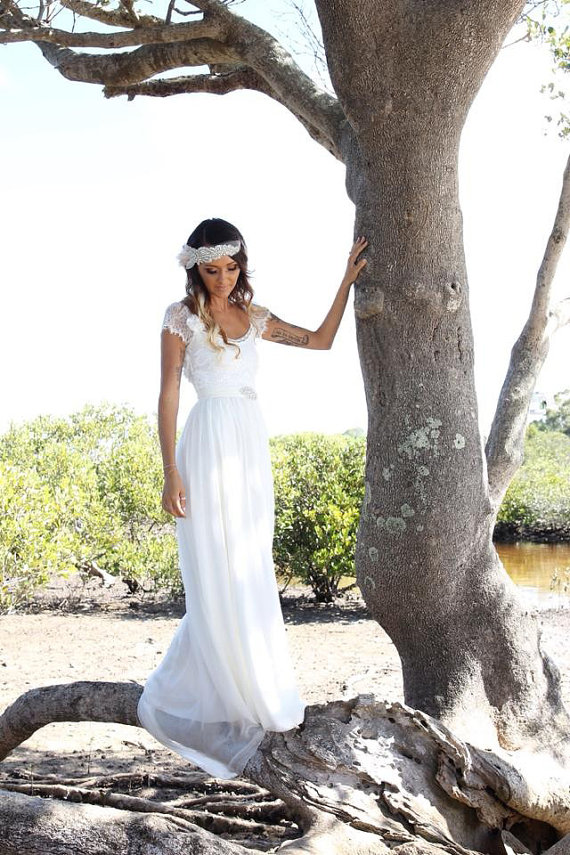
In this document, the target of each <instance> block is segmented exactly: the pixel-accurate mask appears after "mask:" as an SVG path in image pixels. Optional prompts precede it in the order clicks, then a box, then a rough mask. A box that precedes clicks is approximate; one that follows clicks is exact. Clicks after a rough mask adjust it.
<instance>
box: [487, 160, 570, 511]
mask: <svg viewBox="0 0 570 855" xmlns="http://www.w3.org/2000/svg"><path fill="white" fill-rule="evenodd" d="M569 228H570V158H568V162H567V164H566V169H565V170H564V177H563V180H562V190H561V193H560V200H559V203H558V210H557V212H556V217H555V219H554V225H553V227H552V231H551V233H550V237H549V238H548V242H547V245H546V249H545V252H544V257H543V259H542V264H541V265H540V270H539V271H538V276H537V280H536V287H535V291H534V297H533V301H532V307H531V310H530V314H529V317H528V320H527V322H526V324H525V326H524V328H523V331H522V332H521V334H520V336H519V338H518V340H517V342H516V343H515V345H514V347H513V349H512V352H511V360H510V364H509V368H508V371H507V376H506V378H505V381H504V383H503V388H502V389H501V394H500V396H499V401H498V404H497V411H496V413H495V418H494V420H493V424H492V427H491V432H490V434H489V439H488V441H487V446H486V449H485V451H486V455H487V469H488V477H489V493H490V498H491V502H492V504H493V507H494V509H495V511H497V510H498V508H499V506H500V504H501V501H502V499H503V496H504V494H505V491H506V489H507V487H508V486H509V483H510V481H511V478H512V477H513V475H514V474H515V472H516V471H517V469H518V467H519V466H520V464H521V461H522V456H523V444H524V436H525V430H526V421H527V415H528V408H529V404H530V400H531V397H532V393H533V391H534V387H535V384H536V380H537V378H538V375H539V373H540V370H541V368H542V366H543V364H544V360H545V359H546V356H547V354H548V351H549V348H550V340H551V338H552V336H553V335H554V333H555V332H556V330H557V329H559V328H560V327H561V326H563V325H564V324H565V323H567V322H568V320H569V314H570V298H568V299H566V300H563V301H562V302H561V303H560V304H559V305H558V306H557V307H556V308H555V309H553V310H550V308H549V302H550V292H551V286H552V282H553V279H554V274H555V272H556V268H557V266H558V261H559V259H560V256H561V255H562V250H563V249H564V244H565V242H566V237H567V235H568V229H569Z"/></svg>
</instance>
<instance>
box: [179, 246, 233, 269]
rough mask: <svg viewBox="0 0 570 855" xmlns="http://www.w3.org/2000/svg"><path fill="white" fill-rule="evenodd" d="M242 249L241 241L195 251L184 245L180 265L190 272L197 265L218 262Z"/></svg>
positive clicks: (204, 247)
mask: <svg viewBox="0 0 570 855" xmlns="http://www.w3.org/2000/svg"><path fill="white" fill-rule="evenodd" d="M240 249H241V241H239V240H234V241H231V242H230V243H219V244H217V245H216V246H200V247H198V249H195V248H194V247H193V246H188V244H187V243H185V244H184V246H183V247H182V249H181V251H180V252H179V253H178V256H177V258H178V263H179V264H180V265H181V266H182V267H185V268H186V270H189V269H190V267H194V265H195V264H206V263H207V262H208V261H216V259H218V258H222V257H223V256H224V255H236V253H238V252H239V251H240Z"/></svg>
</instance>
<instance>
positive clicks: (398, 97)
mask: <svg viewBox="0 0 570 855" xmlns="http://www.w3.org/2000/svg"><path fill="white" fill-rule="evenodd" d="M317 5H318V9H319V14H320V18H321V22H322V26H323V32H324V38H325V47H326V50H327V56H328V58H329V67H330V70H331V76H332V80H333V84H334V85H335V89H336V91H337V95H338V97H339V100H340V102H341V104H342V106H343V109H344V111H345V114H346V116H347V117H348V119H349V122H350V124H351V133H350V134H349V133H348V132H347V133H346V140H347V143H346V145H345V148H344V151H343V155H344V158H345V161H346V163H347V186H348V192H349V195H350V196H351V198H352V200H353V201H354V203H355V205H356V208H357V221H356V233H357V234H364V235H366V236H367V237H368V239H369V241H370V249H369V251H368V258H369V263H368V266H367V269H366V274H365V276H363V277H362V282H361V283H360V282H359V283H357V294H356V303H355V309H356V315H357V330H358V343H359V349H360V358H361V364H362V370H363V375H364V383H365V388H366V395H367V402H368V411H369V427H368V457H367V465H366V493H365V500H364V507H363V513H362V518H361V525H360V532H359V542H358V547H357V578H358V582H359V584H360V587H361V589H362V592H363V595H364V597H365V599H366V603H367V605H368V607H369V609H370V611H371V613H372V614H373V616H374V617H375V618H376V619H377V620H378V621H379V623H380V624H381V625H382V626H383V627H384V628H385V629H386V631H387V632H388V633H389V635H390V636H391V638H392V640H393V641H394V643H395V645H396V647H397V649H398V652H399V654H400V657H401V660H402V668H403V675H404V689H405V697H406V701H407V703H409V704H410V705H411V706H414V707H418V708H420V709H423V710H425V711H426V712H428V713H430V714H431V715H434V716H436V717H438V718H440V719H441V720H443V721H446V722H447V723H448V724H449V725H450V726H452V727H453V728H454V730H456V731H457V732H458V733H460V734H464V735H469V738H470V739H471V740H474V741H476V742H477V743H478V744H482V745H489V746H490V745H496V744H497V739H498V743H499V744H500V745H503V746H507V747H518V746H520V745H522V744H525V743H526V744H528V740H532V739H533V738H534V737H537V738H538V733H539V730H540V742H541V743H542V744H543V743H544V739H545V732H546V733H547V734H551V736H552V738H553V739H554V740H556V739H557V738H559V736H560V732H561V728H562V729H563V730H564V731H565V730H566V729H567V718H566V716H565V713H564V711H563V708H562V704H561V700H560V695H559V690H558V681H557V678H556V676H555V674H554V669H553V668H552V666H551V665H550V663H549V662H548V660H547V659H546V657H544V656H543V655H542V654H541V652H540V648H539V643H538V637H537V630H536V627H535V625H534V622H533V621H532V620H531V619H530V617H529V616H528V615H527V614H526V613H525V610H524V608H523V607H522V606H521V605H520V603H519V601H518V598H517V595H516V593H515V590H514V586H513V585H512V584H511V582H510V581H509V579H508V577H507V575H506V573H505V571H504V570H503V568H502V566H501V563H500V561H499V559H498V557H497V555H496V552H495V550H494V548H493V545H492V541H491V535H492V530H493V524H494V513H493V508H492V506H491V503H490V501H489V493H488V484H487V475H486V467H485V458H484V453H483V449H482V443H481V437H480V434H479V428H478V421H477V402H476V395H475V385H474V371H473V339H472V332H471V323H470V317H469V304H468V285H467V273H466V267H465V259H464V252H463V237H462V219H461V210H460V207H459V198H458V148H459V141H460V134H461V130H462V127H463V123H464V120H465V116H466V114H467V111H468V109H469V107H470V105H471V102H472V100H473V98H474V96H475V94H476V92H477V90H478V88H479V86H480V84H481V82H482V80H483V78H484V76H485V74H486V72H487V70H488V68H489V66H490V65H491V63H492V61H493V59H494V58H495V56H496V53H497V51H498V49H499V47H500V45H501V42H502V40H503V38H504V36H505V34H506V33H507V32H508V30H509V29H510V27H511V26H512V24H513V22H514V20H515V19H516V17H517V15H518V14H519V13H520V11H521V9H522V6H523V3H522V2H519V0H516V2H515V0H511V2H501V3H495V2H493V3H490V2H483V3H476V4H459V3H448V2H446V3H443V2H430V3H425V2H422V3H419V2H410V3H405V4H403V3H401V4H398V3H387V4H384V3H383V4H378V3H374V2H371V0H370V2H367V1H366V0H362V2H360V3H359V7H360V12H359V14H358V15H357V14H352V15H350V14H349V12H350V9H349V7H350V6H351V5H352V4H351V3H350V2H349V0H338V2H336V3H335V4H329V3H326V2H325V0H320V2H318V3H317ZM396 7H397V9H396ZM348 21H350V29H349V33H348V34H347V22H348ZM352 132H354V134H355V135H356V137H357V139H358V145H355V143H354V141H353V133H352ZM490 311H492V307H490ZM546 738H548V737H546Z"/></svg>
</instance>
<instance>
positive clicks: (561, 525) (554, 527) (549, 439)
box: [496, 423, 570, 540]
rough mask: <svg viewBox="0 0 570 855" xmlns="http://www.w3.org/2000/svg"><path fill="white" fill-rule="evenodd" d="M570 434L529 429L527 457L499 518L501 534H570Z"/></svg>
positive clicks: (534, 426)
mask: <svg viewBox="0 0 570 855" xmlns="http://www.w3.org/2000/svg"><path fill="white" fill-rule="evenodd" d="M569 484H570V436H567V435H566V434H565V433H561V432H556V431H552V430H546V431H545V430H542V429H541V427H540V426H539V425H537V424H536V423H532V424H531V425H529V428H528V430H527V437H526V442H525V451H524V461H523V465H522V466H521V468H520V469H519V471H518V473H517V474H516V476H515V477H514V479H513V481H512V482H511V485H510V487H509V489H508V490H507V493H506V495H505V498H504V501H503V504H502V506H501V509H500V511H499V515H498V518H497V522H498V526H497V532H496V533H498V534H501V533H503V534H507V533H508V534H509V535H510V536H511V537H515V538H529V539H544V540H547V539H550V538H552V537H554V536H556V537H570V489H569Z"/></svg>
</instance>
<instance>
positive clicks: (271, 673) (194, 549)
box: [138, 219, 366, 778]
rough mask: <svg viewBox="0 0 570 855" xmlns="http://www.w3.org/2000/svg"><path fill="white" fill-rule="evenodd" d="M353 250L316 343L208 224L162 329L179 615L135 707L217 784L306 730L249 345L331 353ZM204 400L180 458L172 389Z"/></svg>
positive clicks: (236, 247) (242, 254) (229, 235)
mask: <svg viewBox="0 0 570 855" xmlns="http://www.w3.org/2000/svg"><path fill="white" fill-rule="evenodd" d="M365 247H366V241H365V240H364V239H363V238H359V239H358V240H357V241H356V243H355V244H354V246H353V248H352V250H351V253H350V256H349V260H348V266H347V269H346V273H345V275H344V277H343V279H342V282H341V285H340V288H339V290H338V293H337V295H336V297H335V299H334V301H333V303H332V306H331V308H330V310H329V312H328V314H327V316H326V318H325V319H324V321H323V323H322V324H321V326H320V327H319V328H318V330H316V331H315V332H312V331H311V330H307V329H304V328H303V327H297V326H293V325H292V324H289V323H286V322H284V321H282V320H280V319H279V318H277V317H276V316H275V315H273V314H271V313H270V312H269V311H268V310H267V309H264V308H262V307H260V306H256V305H254V304H253V303H252V297H253V291H252V288H251V285H250V284H249V281H248V278H247V277H248V273H247V254H246V246H245V242H244V240H243V237H242V235H241V234H240V232H239V231H238V230H237V229H236V228H235V227H234V226H232V225H231V224H230V223H227V222H226V221H225V220H220V219H212V220H204V222H202V223H200V225H199V226H198V227H197V228H196V229H195V231H194V232H192V234H191V235H190V237H189V238H188V241H187V243H186V244H185V246H184V247H183V249H182V252H181V253H180V255H179V260H180V263H181V264H182V265H183V266H184V267H185V268H186V270H187V284H186V293H187V296H186V298H185V299H184V300H182V301H181V302H179V303H172V304H171V305H170V306H168V308H167V310H166V314H165V317H164V321H163V330H162V380H161V389H160V398H159V406H158V427H159V436H160V445H161V450H162V457H163V462H164V476H165V480H164V491H163V495H162V504H163V507H164V509H165V510H166V511H167V512H168V513H170V514H172V515H173V516H174V517H176V535H177V541H178V553H179V564H180V570H181V573H182V578H183V582H184V589H185V593H186V614H185V616H184V618H183V619H182V621H181V623H180V624H179V626H178V629H177V631H176V633H175V635H174V638H173V640H172V643H171V645H170V647H169V649H168V651H167V653H166V655H165V657H164V659H163V660H162V662H161V663H160V664H159V666H158V668H157V669H156V670H155V671H154V672H153V673H152V674H151V676H150V677H149V679H148V681H147V683H146V685H145V689H144V692H143V694H142V696H141V698H140V701H139V705H138V717H139V721H140V722H141V724H142V725H143V727H145V728H146V729H147V730H148V731H149V732H150V733H152V734H153V735H154V736H155V737H156V738H157V739H158V740H159V741H160V742H162V743H163V744H164V745H166V746H168V747H169V748H171V749H173V750H174V751H176V752H177V753H179V754H181V755H182V756H183V757H186V758H187V759H188V760H190V761H191V762H192V763H194V764H195V765H197V766H200V767H201V768H203V769H205V770H206V771H207V772H209V773H210V774H211V775H215V776H217V777H223V778H232V777H235V776H236V775H238V774H240V773H241V772H242V771H243V768H244V767H245V765H246V763H247V761H248V760H249V759H250V758H251V757H252V756H253V754H254V753H255V751H256V750H257V747H258V745H259V743H260V742H261V740H262V738H263V735H264V733H265V731H267V730H273V731H285V730H289V729H291V728H292V727H294V726H295V725H297V724H299V723H300V722H301V721H302V720H303V714H304V704H303V702H302V701H301V699H300V697H299V694H298V692H297V688H296V685H295V679H294V675H293V669H292V666H291V662H290V658H289V651H288V648H287V639H286V635H285V627H284V624H283V617H282V614H281V608H280V605H279V597H278V592H277V585H276V581H275V574H274V568H273V561H272V541H273V512H274V508H273V483H272V478H271V464H270V459H269V447H268V442H267V434H266V431H265V427H264V424H263V420H262V417H261V413H260V410H259V407H258V404H257V400H256V397H257V396H256V393H255V387H254V383H255V372H256V366H257V355H256V341H257V339H258V338H264V339H265V340H266V341H273V342H277V343H279V344H288V345H294V346H297V347H306V348H308V349H313V350H324V349H328V348H330V347H331V345H332V342H333V339H334V337H335V334H336V331H337V329H338V326H339V324H340V321H341V319H342V316H343V313H344V310H345V307H346V302H347V299H348V294H349V291H350V287H351V285H352V283H353V282H354V281H355V280H356V278H357V276H358V274H359V272H360V270H361V269H362V268H363V266H364V265H365V263H366V262H365V261H364V260H359V259H358V256H359V254H360V253H361V252H362V250H363V249H364V248H365ZM182 373H184V374H185V375H186V376H187V378H188V379H189V380H190V381H191V383H192V384H193V385H194V386H195V388H196V392H197V395H198V401H197V403H196V404H195V406H194V407H193V408H192V410H191V411H190V414H189V415H188V419H187V421H186V424H185V426H184V429H183V431H182V434H181V436H180V438H179V440H178V443H177V444H176V445H175V435H176V419H177V414H178V405H179V392H180V380H181V376H182Z"/></svg>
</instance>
